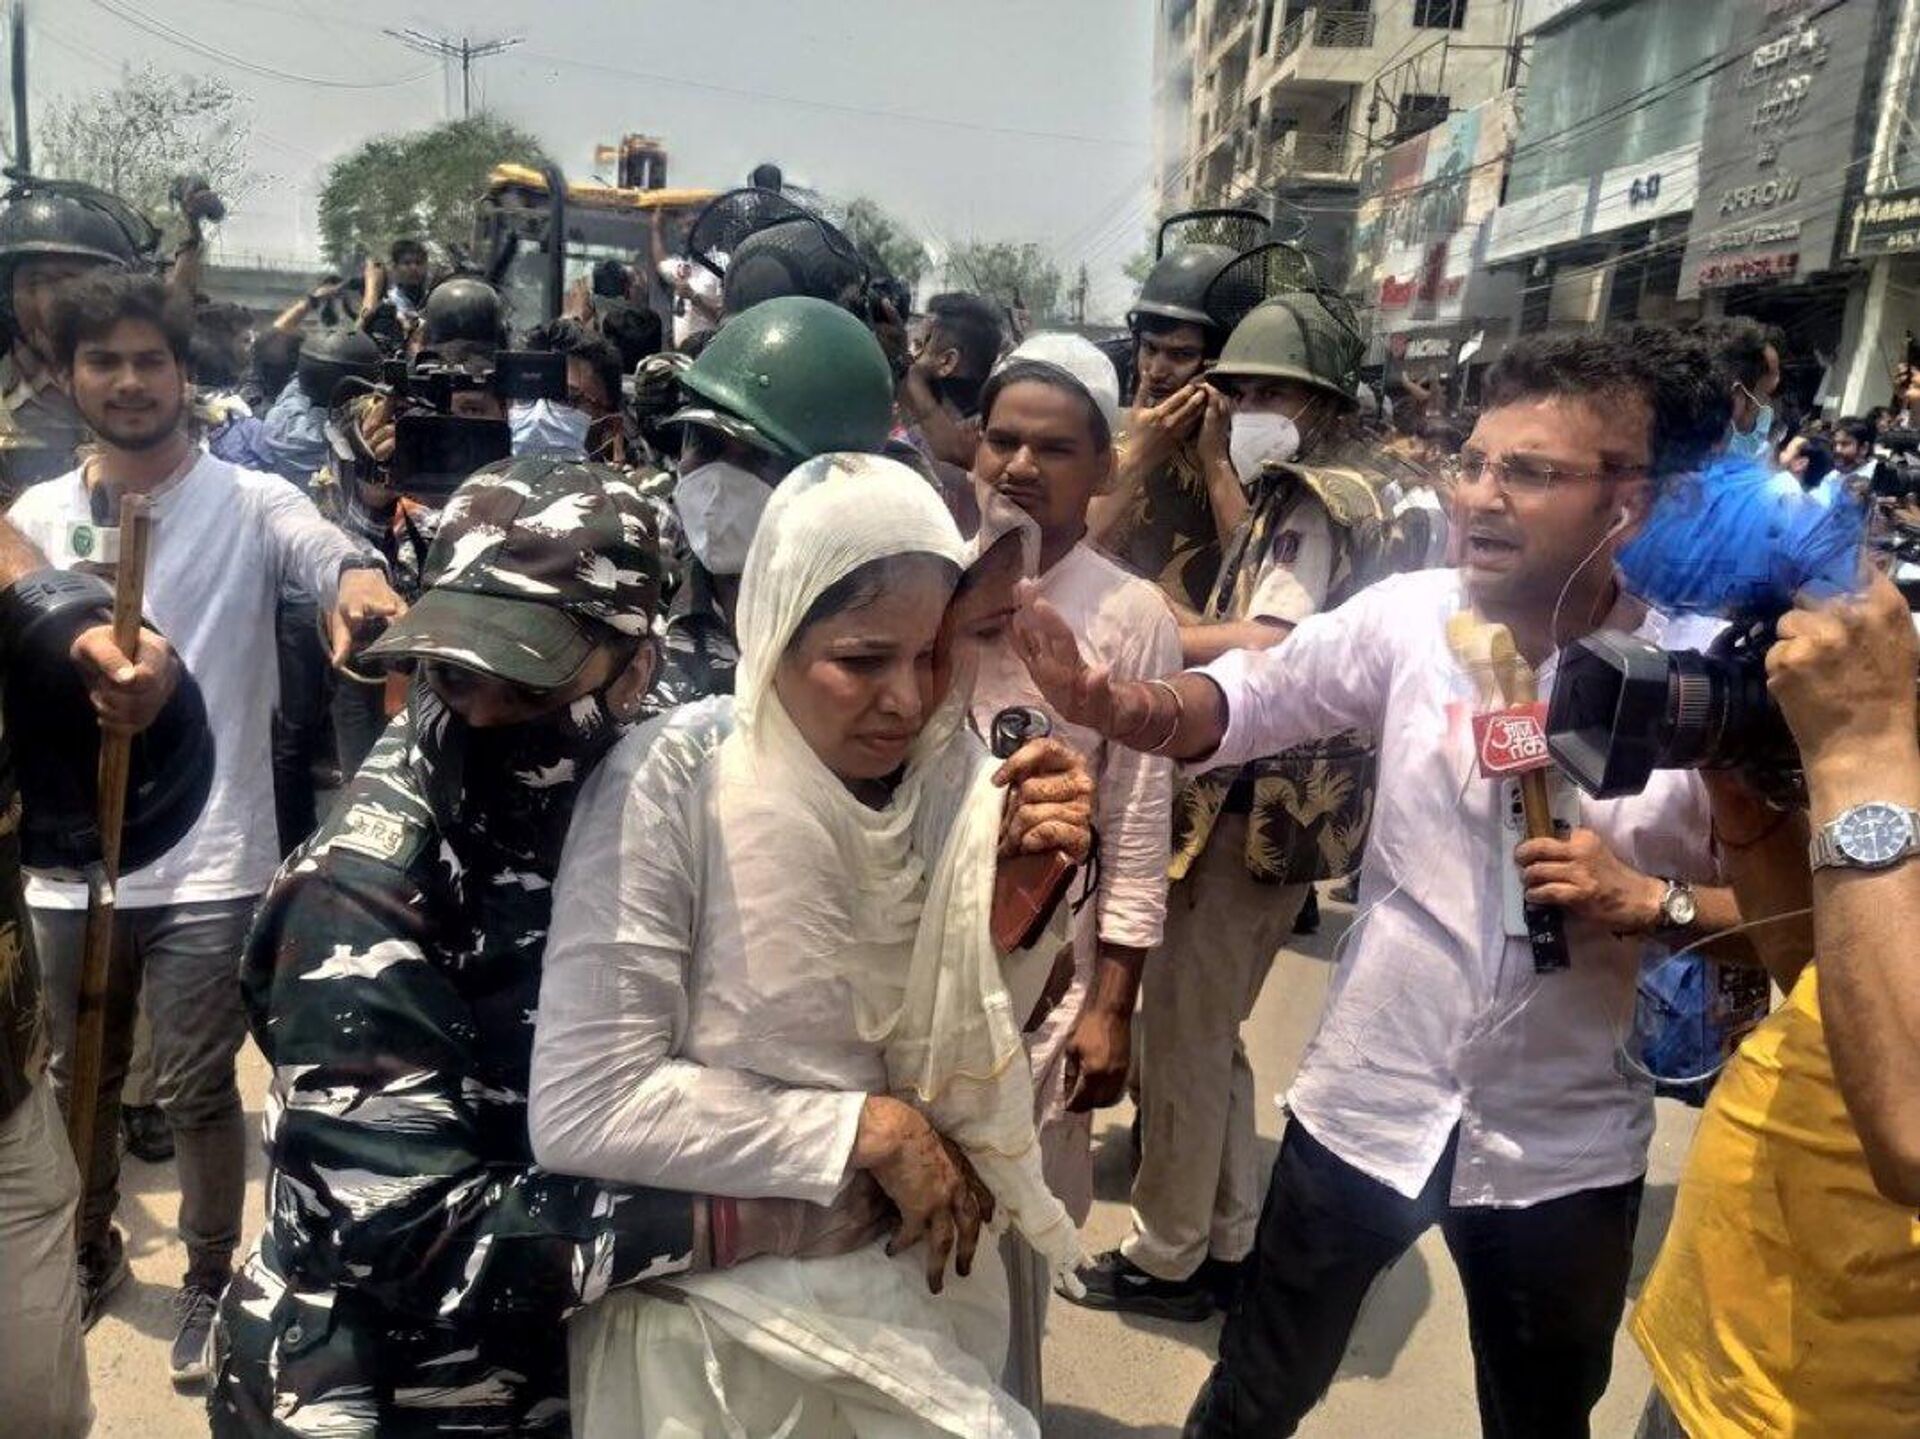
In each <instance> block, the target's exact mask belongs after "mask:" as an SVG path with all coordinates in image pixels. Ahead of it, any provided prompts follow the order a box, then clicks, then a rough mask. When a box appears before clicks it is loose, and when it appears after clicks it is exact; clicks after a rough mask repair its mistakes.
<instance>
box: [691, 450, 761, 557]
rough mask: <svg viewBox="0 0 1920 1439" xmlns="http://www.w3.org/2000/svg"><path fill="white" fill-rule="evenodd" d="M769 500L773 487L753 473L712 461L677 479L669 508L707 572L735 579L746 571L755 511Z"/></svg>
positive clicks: (756, 523)
mask: <svg viewBox="0 0 1920 1439" xmlns="http://www.w3.org/2000/svg"><path fill="white" fill-rule="evenodd" d="M772 498H773V488H772V486H770V485H769V484H768V483H767V482H766V481H765V480H763V479H761V478H760V477H759V476H758V475H756V474H755V473H754V472H753V471H752V470H745V469H742V468H741V467H740V466H738V465H735V464H731V463H729V462H728V461H726V460H714V461H712V462H711V463H709V464H704V465H699V466H696V467H695V468H693V469H691V470H688V471H687V472H686V473H685V474H684V475H682V476H681V477H680V483H679V484H677V485H675V486H674V490H673V508H674V510H675V511H676V512H677V513H678V514H679V516H680V527H681V528H682V529H683V530H685V531H686V533H687V548H688V549H690V550H692V551H693V557H694V558H695V559H696V560H698V561H700V563H701V565H702V566H703V567H704V568H705V569H706V571H707V573H708V574H712V575H737V574H739V573H741V572H742V571H743V570H745V569H746V567H747V550H748V549H749V547H751V546H752V544H753V532H754V531H755V530H757V529H759V528H760V512H761V511H762V510H764V509H766V507H767V501H768V500H770V499H772Z"/></svg>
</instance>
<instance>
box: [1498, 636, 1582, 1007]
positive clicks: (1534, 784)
mask: <svg viewBox="0 0 1920 1439" xmlns="http://www.w3.org/2000/svg"><path fill="white" fill-rule="evenodd" d="M1487 644H1488V653H1489V658H1491V659H1492V661H1493V674H1494V678H1495V680H1496V682H1497V683H1498V684H1499V686H1500V689H1501V690H1502V692H1503V697H1504V699H1505V700H1506V703H1507V704H1508V705H1509V706H1517V705H1531V704H1533V703H1534V702H1535V701H1536V700H1537V699H1538V698H1539V691H1538V689H1537V687H1536V685H1535V681H1534V673H1533V666H1532V665H1530V664H1528V663H1527V662H1526V661H1525V660H1523V659H1521V658H1520V651H1519V650H1518V649H1517V648H1515V646H1514V643H1513V634H1512V632H1511V631H1510V630H1508V629H1507V627H1506V626H1505V625H1495V626H1493V628H1492V632H1491V633H1490V634H1489V636H1488V641H1487ZM1520 804H1521V808H1522V809H1523V810H1524V811H1525V812H1526V817H1527V838H1528V839H1552V838H1554V837H1555V833H1556V831H1555V830H1554V826H1553V801H1552V799H1551V798H1550V797H1549V796H1548V794H1547V772H1546V771H1545V770H1544V769H1530V770H1527V771H1526V772H1525V773H1523V774H1522V775H1521V776H1520ZM1526 917H1527V942H1528V943H1529V944H1531V945H1532V946H1533V972H1534V973H1535V974H1556V973H1558V972H1559V971H1560V970H1563V969H1566V968H1567V967H1568V966H1569V965H1571V964H1572V962H1573V960H1572V957H1571V956H1570V955H1569V954H1568V952H1567V930H1566V913H1565V911H1563V910H1562V909H1561V908H1560V907H1559V906H1558V905H1552V904H1533V903H1529V904H1528V905H1527V906H1526Z"/></svg>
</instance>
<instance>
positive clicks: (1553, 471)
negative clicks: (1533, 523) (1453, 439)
mask: <svg viewBox="0 0 1920 1439" xmlns="http://www.w3.org/2000/svg"><path fill="white" fill-rule="evenodd" d="M1645 473H1646V467H1645V466H1644V465H1608V466H1603V467H1602V468H1600V469H1597V470H1570V469H1562V468H1561V467H1560V466H1558V465H1543V464H1539V463H1537V462H1535V461H1533V460H1526V459H1516V460H1495V459H1490V458H1488V457H1487V456H1486V455H1482V454H1477V453H1476V452H1474V451H1472V450H1462V451H1461V452H1460V453H1459V454H1458V455H1457V456H1455V457H1454V458H1453V459H1452V460H1451V461H1449V462H1448V463H1447V466H1446V468H1445V470H1444V474H1445V475H1446V479H1447V483H1448V484H1449V485H1450V486H1453V487H1455V488H1458V487H1459V486H1461V485H1471V484H1476V483H1478V482H1479V479H1480V477H1481V476H1482V475H1483V474H1485V475H1491V476H1493V482H1494V484H1495V485H1497V486H1498V487H1499V490H1500V493H1501V494H1503V495H1505V496H1506V497H1507V498H1508V499H1510V500H1534V499H1540V498H1543V497H1544V496H1545V495H1547V494H1548V493H1549V492H1550V491H1551V490H1552V489H1553V487H1554V486H1555V485H1557V484H1563V483H1567V482H1569V481H1579V480H1630V479H1635V478H1637V477H1638V476H1640V475H1644V474H1645Z"/></svg>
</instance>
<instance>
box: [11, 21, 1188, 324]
mask: <svg viewBox="0 0 1920 1439" xmlns="http://www.w3.org/2000/svg"><path fill="white" fill-rule="evenodd" d="M114 7H115V8H116V9H119V10H121V11H126V12H132V13H134V14H137V15H140V16H142V17H144V18H147V19H149V20H151V21H154V22H156V23H158V24H160V25H163V26H166V27H170V28H171V29H173V30H175V31H177V32H179V33H180V34H181V35H183V36H185V37H188V38H189V39H190V40H192V41H194V42H197V43H199V44H202V45H205V46H207V47H210V48H212V49H215V50H218V51H221V52H224V53H225V54H226V55H229V56H234V57H237V58H239V59H241V60H243V61H246V62H249V63H250V64H254V65H258V66H262V67H267V68H270V69H273V70H279V71H283V72H288V73H290V74H293V75H295V76H299V77H308V78H309V79H311V80H333V81H354V82H367V81H402V80H405V79H406V77H409V76H419V75H421V72H422V71H428V72H429V73H427V74H426V75H424V76H422V77H421V78H418V79H414V80H411V81H408V82H407V83H400V84H393V85H387V86H383V87H382V88H379V89H345V88H330V87H326V86H322V85H319V84H314V83H307V82H306V81H304V80H301V79H293V80H283V79H278V78H272V77H269V76H265V75H261V74H257V73H250V72H249V71H248V70H245V69H241V68H236V67H234V66H232V65H229V64H226V63H224V62H223V61H220V60H216V59H212V58H208V57H206V56H203V55H200V54H196V53H195V52H194V51H193V50H192V49H190V48H187V47H186V46H184V45H180V44H175V43H172V42H171V41H168V40H165V39H161V38H157V37H156V36H154V35H151V34H148V33H144V32H142V31H141V30H139V29H136V28H135V27H134V26H133V25H132V24H131V23H130V22H129V21H128V20H126V19H124V18H122V17H121V16H120V15H117V14H115V13H113V10H110V9H108V8H106V7H105V6H103V5H102V4H101V3H99V0H29V10H28V15H29V25H30V39H29V52H30V54H31V57H32V67H33V81H32V90H33V94H34V96H35V98H36V102H38V101H40V100H43V99H45V98H48V97H51V96H53V95H57V94H66V93H71V92H73V91H76V90H94V89H99V88H101V87H103V86H107V85H111V84H112V83H113V82H114V81H115V79H116V78H117V77H118V75H119V74H120V72H121V69H122V67H123V66H124V65H127V64H136V65H137V64H140V63H144V62H148V61H151V62H152V63H153V64H154V65H155V66H156V67H158V68H161V69H164V70H174V71H179V72H182V73H188V74H217V75H219V76H220V77H221V78H222V79H224V80H226V81H227V82H228V83H229V84H231V85H232V86H233V87H234V88H235V89H236V90H238V91H239V92H240V93H242V94H243V95H246V96H248V97H250V100H251V102H252V104H251V110H252V121H253V164H254V167H255V168H256V169H257V170H260V171H263V172H266V173H268V174H269V175H270V176H271V177H272V179H271V182H270V183H269V184H267V185H264V186H262V187H261V188H260V189H259V190H257V191H256V192H255V193H254V194H253V195H252V196H251V197H250V198H249V200H248V201H247V203H246V205H245V207H244V209H243V211H242V212H241V213H238V214H236V215H234V216H232V217H231V218H230V219H229V221H228V223H227V225H226V226H225V234H224V235H223V237H222V245H223V248H224V249H225V250H226V251H228V252H229V253H265V254H268V255H272V256H276V257H281V256H294V257H299V258H301V259H310V258H311V257H312V256H313V255H314V254H315V251H316V245H317V230H316V227H315V224H314V205H313V201H314V195H315V192H316V190H317V186H318V177H319V174H320V172H321V169H322V166H323V164H324V162H325V161H326V160H327V159H328V158H329V157H331V156H333V155H337V154H339V153H340V152H341V151H343V150H345V149H347V148H349V147H351V146H352V145H354V144H356V143H357V142H359V141H360V140H363V139H365V138H367V137H368V136H370V135H374V134H377V133H380V132H382V131H390V130H405V129H411V128H414V127H418V126H423V125H428V124H432V123H434V122H436V121H438V120H440V119H442V118H444V117H446V116H447V115H448V114H450V113H455V112H456V111H457V107H458V104H459V93H458V84H457V79H456V80H455V81H453V82H452V83H448V82H447V81H446V80H445V79H443V76H442V74H441V70H440V67H438V66H437V65H436V62H434V61H433V60H431V59H430V58H429V57H426V56H423V55H420V54H417V53H415V52H414V51H412V50H409V49H406V48H405V47H404V46H402V45H401V44H399V43H398V42H397V41H394V40H392V39H389V38H388V37H387V36H385V35H384V34H382V33H381V31H382V28H383V27H385V26H393V27H396V28H407V27H413V28H418V29H422V30H426V31H430V32H435V33H440V34H450V35H455V36H457V35H459V34H461V33H462V32H464V33H465V34H466V35H468V36H469V37H471V38H472V39H473V40H475V41H480V40H486V39H492V38H495V37H498V36H507V35H522V36H524V37H525V39H524V41H523V43H522V44H521V45H519V46H518V47H517V48H515V49H513V50H510V51H509V52H507V53H506V54H505V55H503V56H500V57H499V58H497V59H492V60H488V61H486V62H485V63H484V64H483V65H480V66H477V67H476V69H475V92H474V93H475V106H476V108H478V107H479V105H480V103H481V101H482V100H483V99H484V102H485V104H486V105H487V106H488V107H489V108H491V109H493V110H495V111H497V112H498V113H500V114H502V115H504V116H505V117H507V118H508V119H510V120H512V121H514V122H515V123H516V124H519V125H521V126H523V127H525V128H526V129H528V130H530V131H532V132H533V133H535V134H537V135H538V136H539V137H540V138H541V140H542V142H543V143H544V144H545V145H546V146H547V148H548V151H549V153H551V154H552V155H553V156H554V157H555V159H557V160H558V161H559V162H560V164H561V166H562V167H563V168H564V169H565V170H566V171H567V172H568V173H569V174H570V175H573V176H585V175H586V174H587V173H588V171H589V169H590V166H591V163H592V158H593V146H594V145H595V144H596V143H597V142H611V141H613V140H615V139H617V138H618V137H619V136H620V135H621V134H622V133H623V132H626V131H640V132H643V133H650V134H655V135H658V136H661V137H662V138H663V139H664V140H665V141H666V144H667V148H668V150H669V152H670V156H671V166H672V171H671V175H670V178H671V179H672V180H673V181H675V182H676V183H684V184H692V185H711V186H715V187H720V188H724V187H726V186H728V185H733V184H744V183H745V177H746V173H747V171H748V170H749V169H750V168H751V167H752V166H753V164H754V163H755V162H757V161H760V160H768V159H770V160H774V161H776V162H778V163H779V164H780V165H781V166H782V168H783V169H784V170H785V171H786V173H787V175H788V176H789V177H791V178H792V179H794V180H797V181H800V182H802V183H805V184H809V185H812V186H815V187H816V188H818V189H821V190H824V191H827V192H829V193H832V194H835V195H838V196H841V197H850V196H852V195H856V194H862V193H865V194H870V195H872V196H874V197H875V198H877V199H879V200H880V201H881V202H882V203H883V204H884V205H885V206H886V207H887V208H888V209H889V210H891V211H892V212H893V213H894V214H895V215H896V216H898V217H899V218H900V219H901V220H902V221H904V222H905V223H906V224H907V225H909V226H910V227H911V228H913V229H914V230H916V231H917V232H918V233H919V234H920V236H921V237H922V239H923V240H925V241H926V242H927V243H928V244H929V245H930V246H931V247H933V248H934V249H935V250H936V251H937V250H940V249H943V248H945V246H946V245H947V244H950V243H953V242H956V241H960V240H965V239H989V240H993V239H1006V240H1028V239H1031V240H1036V241H1039V242H1041V243H1043V244H1045V245H1047V246H1048V247H1049V248H1050V249H1052V250H1053V251H1054V252H1055V253H1056V254H1057V255H1058V256H1059V257H1060V258H1061V259H1062V261H1063V262H1064V264H1065V266H1066V269H1067V272H1068V275H1069V277H1071V275H1072V270H1073V266H1074V265H1075V264H1077V263H1078V262H1080V261H1081V260H1085V261H1086V262H1087V263H1088V265H1089V268H1090V272H1091V275H1092V279H1093V282H1094V305H1093V308H1094V310H1095V312H1096V313H1106V314H1113V313H1117V312H1118V311H1119V310H1121V309H1122V308H1124V303H1125V301H1124V291H1125V287H1126V281H1125V280H1124V279H1123V278H1122V277H1121V275H1120V273H1119V266H1120V265H1121V264H1122V263H1123V262H1124V261H1125V260H1126V259H1127V258H1128V257H1129V256H1131V255H1132V254H1133V253H1134V251H1135V250H1136V249H1138V247H1139V245H1140V243H1141V236H1142V235H1143V233H1144V231H1145V227H1146V223H1147V216H1146V211H1147V206H1148V203H1149V196H1148V179H1149V162H1150V159H1151V154H1152V151H1151V145H1150V140H1151V135H1150V125H1151V115H1150V105H1149V100H1148V96H1149V90H1150V82H1151V77H1150V73H1149V72H1150V65H1151V56H1152V33H1151V25H1152V0H964V3H954V0H671V3H669V0H546V3H543V4H539V5H532V4H508V3H502V0H469V3H465V4H454V3H443V0H396V3H394V4H392V5H384V6H382V5H369V4H363V3H357V0H114ZM449 106H451V107H452V108H451V109H450V108H449ZM873 112H883V113H873Z"/></svg>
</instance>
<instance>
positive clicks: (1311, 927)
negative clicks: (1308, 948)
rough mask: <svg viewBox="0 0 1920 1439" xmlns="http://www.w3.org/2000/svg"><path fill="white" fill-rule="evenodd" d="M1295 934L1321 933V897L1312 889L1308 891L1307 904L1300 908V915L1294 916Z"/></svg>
mask: <svg viewBox="0 0 1920 1439" xmlns="http://www.w3.org/2000/svg"><path fill="white" fill-rule="evenodd" d="M1293 932H1294V933H1295V934H1318V933H1320V896H1319V895H1318V894H1317V893H1315V892H1314V891H1313V890H1312V889H1311V888H1309V889H1308V890H1307V902H1306V903H1305V904H1303V905H1301V906H1300V913H1299V914H1297V915H1295V916H1294V919H1293Z"/></svg>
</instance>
